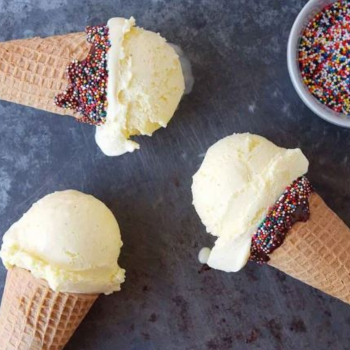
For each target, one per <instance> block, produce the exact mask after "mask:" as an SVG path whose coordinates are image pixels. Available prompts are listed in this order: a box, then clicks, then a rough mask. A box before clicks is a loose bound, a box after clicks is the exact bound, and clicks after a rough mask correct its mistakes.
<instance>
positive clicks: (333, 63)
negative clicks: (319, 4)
mask: <svg viewBox="0 0 350 350" xmlns="http://www.w3.org/2000/svg"><path fill="white" fill-rule="evenodd" d="M349 65H350V1H348V0H346V1H345V0H344V1H337V2H335V3H333V4H331V5H328V6H326V7H325V8H324V9H323V10H322V11H321V12H320V13H318V14H317V15H316V16H315V17H314V18H313V19H312V20H311V22H310V23H309V24H308V26H307V27H306V29H305V30H304V32H303V34H302V37H301V40H300V44H299V67H300V71H301V75H302V77H303V81H304V83H305V84H306V86H307V87H308V89H309V91H310V92H311V93H312V94H313V95H314V96H315V97H316V98H317V99H318V100H319V101H320V102H321V103H323V104H324V105H326V106H328V107H329V108H331V109H333V110H334V111H336V112H341V113H344V114H346V115H349V114H350V66H349Z"/></svg>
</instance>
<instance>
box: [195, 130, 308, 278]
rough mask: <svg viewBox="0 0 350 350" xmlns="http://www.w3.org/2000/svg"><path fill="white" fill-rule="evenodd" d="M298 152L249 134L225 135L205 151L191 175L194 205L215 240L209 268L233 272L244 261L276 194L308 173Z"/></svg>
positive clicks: (303, 158)
mask: <svg viewBox="0 0 350 350" xmlns="http://www.w3.org/2000/svg"><path fill="white" fill-rule="evenodd" d="M308 164H309V163H308V160H307V159H306V158H305V156H304V155H303V153H302V152H301V150H300V149H291V150H289V149H285V148H281V147H277V146H276V145H274V144H273V143H272V142H270V141H268V140H267V139H265V138H263V137H261V136H258V135H251V134H248V133H247V134H234V135H232V136H228V137H226V138H224V139H222V140H220V141H218V142H217V143H216V144H214V145H213V146H212V147H210V148H209V150H208V152H207V154H206V156H205V159H204V161H203V164H202V165H201V167H200V169H199V170H198V172H197V173H196V174H195V175H194V176H193V185H192V193H193V204H194V206H195V208H196V211H197V213H198V215H199V216H200V218H201V220H202V222H203V224H204V225H205V226H206V229H207V231H208V232H209V233H211V234H212V235H214V236H217V237H218V239H217V240H216V242H215V246H214V247H213V249H212V250H211V252H210V255H209V258H208V260H207V263H208V265H209V266H211V267H213V268H215V269H219V270H223V271H227V272H231V271H238V270H240V269H241V268H242V267H243V266H244V265H245V264H246V263H247V261H248V258H249V254H250V245H251V239H252V236H253V234H254V233H255V232H256V230H257V228H258V225H259V224H260V223H261V221H262V220H263V219H264V217H265V216H266V214H267V211H268V208H269V207H270V206H272V205H273V204H274V203H275V202H276V200H277V199H278V198H279V196H280V195H281V194H282V193H283V191H284V190H285V189H286V187H287V186H289V185H290V184H291V183H292V182H293V181H294V180H295V179H297V178H298V177H299V176H302V175H304V174H305V173H306V172H307V169H308Z"/></svg>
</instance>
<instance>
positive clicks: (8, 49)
mask: <svg viewBox="0 0 350 350" xmlns="http://www.w3.org/2000/svg"><path fill="white" fill-rule="evenodd" d="M89 49H90V46H89V44H88V43H87V42H86V35H85V33H83V32H81V33H73V34H67V35H62V36H52V37H48V38H38V37H37V38H33V39H24V40H13V41H7V42H2V43H0V99H2V100H6V101H10V102H14V103H18V104H22V105H25V106H30V107H34V108H38V109H42V110H44V111H48V112H53V113H57V114H62V115H64V114H66V115H72V116H75V117H79V115H75V114H74V112H72V111H70V110H66V109H63V108H59V107H57V106H56V105H55V104H54V97H55V96H56V95H57V94H58V93H60V92H63V91H64V90H65V89H66V87H67V85H68V79H67V75H66V68H67V66H68V64H69V63H70V62H71V61H72V60H74V59H78V60H81V59H83V58H85V57H86V56H87V54H88V52H89Z"/></svg>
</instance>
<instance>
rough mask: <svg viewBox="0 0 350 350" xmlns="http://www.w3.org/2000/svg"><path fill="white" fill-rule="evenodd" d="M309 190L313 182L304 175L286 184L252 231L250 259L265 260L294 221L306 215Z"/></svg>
mask: <svg viewBox="0 0 350 350" xmlns="http://www.w3.org/2000/svg"><path fill="white" fill-rule="evenodd" d="M312 191H313V190H312V186H311V184H310V182H309V180H308V179H307V178H306V177H305V176H302V177H299V178H298V179H297V180H295V181H294V182H293V183H292V184H291V185H290V186H289V187H287V188H286V190H285V191H284V193H283V194H282V196H281V197H280V198H279V199H278V200H277V202H276V203H275V205H274V206H273V207H272V208H270V209H269V211H268V214H267V216H266V218H265V219H264V221H263V222H262V223H261V224H260V226H259V227H258V230H257V232H256V233H255V234H254V236H253V238H252V245H251V248H250V260H253V261H255V262H257V263H259V264H264V263H266V262H268V261H269V260H270V258H269V254H271V253H272V252H273V251H274V250H275V249H277V248H278V247H279V246H280V245H281V244H282V243H283V241H284V239H285V237H286V235H287V233H288V231H289V229H290V228H291V227H292V226H293V224H294V223H295V222H297V221H304V222H305V221H307V220H308V219H309V216H310V210H309V197H310V195H311V193H312Z"/></svg>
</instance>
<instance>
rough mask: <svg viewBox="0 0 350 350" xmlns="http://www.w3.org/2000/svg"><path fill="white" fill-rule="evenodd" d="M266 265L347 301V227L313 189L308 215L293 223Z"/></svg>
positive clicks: (349, 271) (349, 269)
mask: <svg viewBox="0 0 350 350" xmlns="http://www.w3.org/2000/svg"><path fill="white" fill-rule="evenodd" d="M270 258H271V259H270V261H269V265H271V266H274V267H276V268H277V269H279V270H281V271H283V272H285V273H286V274H288V275H290V276H292V277H294V278H297V279H298V280H300V281H302V282H304V283H307V284H309V285H310V286H312V287H314V288H317V289H319V290H321V291H323V292H325V293H327V294H330V295H332V296H334V297H336V298H338V299H340V300H342V301H344V302H346V303H348V304H350V229H349V228H348V227H347V226H346V225H345V223H344V222H343V221H342V220H341V219H340V218H339V217H338V216H337V215H336V214H335V213H334V212H333V211H332V210H331V209H330V208H329V207H328V206H327V204H326V203H325V202H324V201H323V200H322V198H321V197H320V196H319V195H317V194H316V193H313V194H312V195H311V197H310V219H309V220H308V221H307V222H305V223H304V222H298V223H296V224H294V225H293V227H292V229H291V230H290V231H289V233H288V235H287V237H286V239H285V241H284V242H283V244H282V245H281V246H280V247H279V248H278V249H276V250H275V251H274V252H273V253H272V254H271V255H270Z"/></svg>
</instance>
